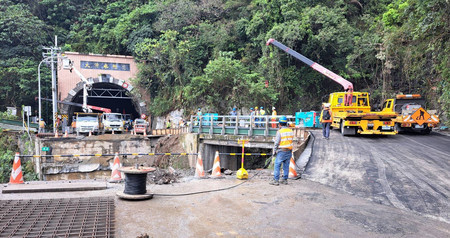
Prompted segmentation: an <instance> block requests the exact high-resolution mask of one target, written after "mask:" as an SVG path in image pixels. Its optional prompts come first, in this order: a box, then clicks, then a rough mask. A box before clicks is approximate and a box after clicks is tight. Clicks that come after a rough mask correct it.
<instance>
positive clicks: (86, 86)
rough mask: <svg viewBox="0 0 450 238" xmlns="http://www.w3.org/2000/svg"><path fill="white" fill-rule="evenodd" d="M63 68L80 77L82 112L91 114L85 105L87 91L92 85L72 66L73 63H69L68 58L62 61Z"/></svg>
mask: <svg viewBox="0 0 450 238" xmlns="http://www.w3.org/2000/svg"><path fill="white" fill-rule="evenodd" d="M63 68H64V69H68V70H70V72H71V73H72V71H75V73H76V74H77V75H78V77H80V79H81V81H83V83H84V84H83V106H82V108H83V111H84V112H91V111H92V110H91V108H90V107H88V105H87V94H88V93H87V90H91V89H92V84H91V83H90V82H89V81H88V80H87V79H86V78H85V77H84V76H83V75H82V74H81V73H80V71H78V70H77V69H76V68H75V67H74V66H73V61H71V60H70V59H68V58H65V59H63Z"/></svg>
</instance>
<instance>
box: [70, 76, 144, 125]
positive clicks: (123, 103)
mask: <svg viewBox="0 0 450 238" xmlns="http://www.w3.org/2000/svg"><path fill="white" fill-rule="evenodd" d="M87 80H88V81H89V82H90V83H91V84H92V90H90V91H89V92H88V103H87V104H88V105H92V106H98V107H104V108H110V109H111V111H112V112H118V113H123V114H131V115H132V118H137V117H140V116H141V115H142V114H145V115H148V113H147V107H146V104H145V102H144V101H143V100H142V99H141V98H140V97H139V96H138V95H139V94H138V93H135V92H134V91H135V90H133V89H134V87H133V86H132V85H131V84H129V83H127V82H125V81H124V80H121V79H116V78H113V77H112V76H111V75H108V74H106V75H105V74H102V75H100V76H99V77H98V78H92V77H91V78H88V79H87ZM83 84H84V83H83V82H82V81H80V82H79V83H77V84H76V86H75V88H73V89H72V90H70V92H69V93H68V96H67V97H66V98H65V99H64V100H63V102H66V103H79V104H82V103H83ZM81 111H82V108H81V107H79V106H74V105H70V104H63V106H62V109H61V113H62V114H66V115H68V116H69V118H72V116H73V114H74V112H81Z"/></svg>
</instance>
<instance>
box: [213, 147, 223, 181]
mask: <svg viewBox="0 0 450 238" xmlns="http://www.w3.org/2000/svg"><path fill="white" fill-rule="evenodd" d="M211 177H212V178H222V174H221V173H220V158H219V151H216V156H215V157H214V164H213V169H212V173H211Z"/></svg>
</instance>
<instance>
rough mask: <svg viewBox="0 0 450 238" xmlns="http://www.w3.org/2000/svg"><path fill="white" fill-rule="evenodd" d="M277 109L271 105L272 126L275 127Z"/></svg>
mask: <svg viewBox="0 0 450 238" xmlns="http://www.w3.org/2000/svg"><path fill="white" fill-rule="evenodd" d="M276 121H277V111H276V110H275V107H272V128H277V123H276Z"/></svg>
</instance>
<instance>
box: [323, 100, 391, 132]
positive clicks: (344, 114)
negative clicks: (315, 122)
mask: <svg viewBox="0 0 450 238" xmlns="http://www.w3.org/2000/svg"><path fill="white" fill-rule="evenodd" d="M346 97H348V93H347V92H336V93H331V94H330V98H329V100H328V103H330V110H331V115H332V123H331V126H332V127H333V128H337V129H339V130H340V131H341V133H342V134H343V135H355V134H369V135H370V134H380V135H395V134H396V132H395V131H394V123H393V122H392V119H393V118H395V117H396V114H395V113H393V112H374V111H371V108H370V102H369V93H368V92H353V93H352V95H351V100H350V104H349V105H345V98H346Z"/></svg>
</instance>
